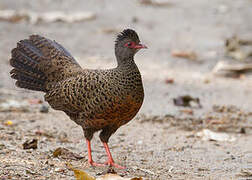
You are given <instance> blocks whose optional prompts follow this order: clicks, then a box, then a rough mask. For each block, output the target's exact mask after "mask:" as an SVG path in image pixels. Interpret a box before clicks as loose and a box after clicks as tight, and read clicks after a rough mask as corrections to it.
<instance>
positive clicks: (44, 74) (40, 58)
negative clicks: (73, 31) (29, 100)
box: [10, 35, 82, 92]
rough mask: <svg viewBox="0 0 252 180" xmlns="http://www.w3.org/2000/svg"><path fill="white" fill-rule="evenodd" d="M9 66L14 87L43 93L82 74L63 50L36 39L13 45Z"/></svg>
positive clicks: (33, 37) (40, 37)
mask: <svg viewBox="0 0 252 180" xmlns="http://www.w3.org/2000/svg"><path fill="white" fill-rule="evenodd" d="M10 65H11V66H12V67H14V69H12V70H11V71H10V74H11V77H12V78H13V79H16V80H17V82H16V85H17V86H18V87H21V88H26V89H31V90H35V91H44V92H48V91H49V89H50V88H51V87H53V86H51V85H55V84H57V83H58V82H59V81H62V80H64V79H65V78H68V77H71V76H73V75H74V74H77V73H79V72H80V71H81V70H82V68H81V67H80V65H79V64H78V63H77V62H76V61H75V59H74V58H73V57H72V56H71V54H70V53H69V52H68V51H67V50H66V49H65V48H64V47H63V46H61V45H60V44H58V43H57V42H56V41H51V40H49V39H47V38H44V37H42V36H39V35H31V36H30V38H29V39H24V40H21V41H19V42H18V43H17V47H16V48H14V49H13V50H12V51H11V59H10Z"/></svg>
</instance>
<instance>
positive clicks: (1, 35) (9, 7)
mask: <svg viewBox="0 0 252 180" xmlns="http://www.w3.org/2000/svg"><path fill="white" fill-rule="evenodd" d="M251 19H252V1H251V0H236V1H230V0H211V1H203V0H191V1H188V0H156V1H155V0H131V1H118V0H92V1H87V0H37V1H29V0H0V77H1V78H0V99H1V100H3V101H5V100H6V98H10V97H12V98H14V99H15V98H17V99H18V98H19V99H31V98H35V99H41V100H43V94H42V93H38V92H31V91H28V90H23V89H19V88H16V87H15V86H14V81H13V80H12V79H11V78H10V76H9V71H10V69H11V67H10V65H9V58H10V52H11V49H12V48H14V47H15V46H16V43H17V42H18V41H19V40H21V39H24V38H27V37H28V36H29V35H31V34H40V35H43V36H45V37H47V38H50V39H52V40H56V41H57V42H59V43H60V44H61V45H63V46H64V47H65V48H66V49H67V50H68V51H69V52H70V53H71V54H72V55H73V56H74V57H75V58H76V60H77V61H78V62H79V63H80V64H81V66H82V67H83V68H111V67H115V66H116V61H115V56H114V40H115V38H116V35H117V34H118V32H120V31H122V30H123V29H125V28H132V29H134V30H136V32H137V33H138V35H139V37H140V40H141V42H142V43H143V44H145V45H146V46H147V47H148V49H147V50H141V51H140V52H138V53H137V55H136V56H135V61H136V64H137V65H138V67H139V69H140V71H141V73H142V77H143V82H144V88H145V101H144V104H143V106H142V108H141V110H140V113H139V115H138V117H137V118H138V119H144V118H147V119H148V118H150V117H151V118H153V117H157V116H158V117H163V116H165V117H167V116H169V117H170V116H173V117H178V118H180V117H189V119H194V118H200V117H205V116H206V114H207V113H209V112H210V111H212V110H213V109H214V107H218V108H219V107H222V108H224V110H222V111H224V112H226V110H227V109H228V108H229V107H232V108H234V107H235V109H236V110H237V109H239V110H238V111H239V112H247V111H248V112H251V109H252V75H251V70H252V21H251ZM226 106H227V107H228V108H226V109H225V107H226ZM232 108H231V109H232ZM231 111H233V110H231ZM50 112H52V113H54V114H55V113H56V112H54V111H53V110H51V109H50ZM57 115H59V117H60V118H64V119H67V118H66V117H64V116H63V115H61V113H58V114H57V113H56V117H57ZM2 116H3V117H5V119H6V117H9V116H11V115H10V114H7V115H6V114H5V115H3V114H2ZM238 116H239V115H237V116H236V115H235V117H238ZM11 117H12V116H11ZM24 117H25V115H24ZM240 117H241V119H242V120H244V121H246V123H247V124H251V122H252V119H251V114H250V115H246V116H242V115H241V116H240ZM51 118H52V117H51ZM2 119H3V120H5V119H4V118H2ZM9 119H13V118H9ZM14 119H15V118H14ZM35 119H36V118H35ZM161 119H162V118H161ZM210 119H211V118H210ZM7 120H8V118H7ZM159 120H160V119H159ZM64 121H66V122H67V123H72V122H70V121H69V120H64ZM135 122H136V121H134V123H135ZM148 122H149V121H148ZM190 122H191V121H190ZM44 123H45V122H44ZM151 123H152V121H151ZM151 123H150V124H149V125H146V129H148V128H150V127H151V128H154V127H153V126H152V125H151ZM187 123H188V122H187ZM45 124H46V123H45ZM55 124H56V126H57V120H56V119H55V123H54V125H55ZM71 125H72V124H71ZM191 125H192V124H190V125H188V124H187V125H185V126H187V127H188V126H191ZM39 126H42V127H43V123H41V122H40V124H39ZM48 126H50V125H48ZM133 126H136V128H137V127H138V125H136V124H135V125H132V124H130V125H129V127H127V126H126V128H125V129H124V130H123V132H127V128H130V127H133ZM139 126H141V125H139ZM160 126H161V127H163V126H162V125H160ZM178 126H179V125H178ZM196 126H197V125H196ZM46 127H47V125H46ZM75 128H77V127H75ZM156 128H157V129H156V130H155V128H154V129H152V130H153V133H154V134H156V135H155V136H157V137H161V136H158V132H159V131H160V127H159V125H157V126H156ZM161 129H162V128H161ZM137 130H139V129H137ZM137 130H136V131H135V133H136V134H137ZM191 130H192V129H191ZM194 130H195V129H194ZM69 131H71V130H69ZM164 131H165V130H164ZM232 132H234V131H232ZM236 132H237V129H236ZM75 134H76V133H75ZM133 134H134V133H133ZM78 136H79V137H82V134H81V132H78ZM178 136H180V135H178ZM143 137H149V136H148V135H146V136H145V135H143ZM165 137H166V136H165ZM167 137H168V136H167ZM176 137H177V136H175V135H174V141H173V140H169V141H170V142H171V145H170V146H172V142H173V143H175V142H176ZM250 137H251V136H250ZM114 139H116V138H114ZM127 139H128V140H129V141H130V139H132V138H131V137H130V136H129V137H128V136H126V140H127ZM150 139H151V138H150ZM159 139H160V138H159ZM132 141H133V144H134V143H137V142H134V140H132ZM155 141H156V142H160V143H161V144H162V138H161V139H160V141H159V140H155ZM113 142H114V143H115V144H116V143H118V142H117V141H116V140H115V141H112V144H113ZM183 142H184V140H183ZM240 142H241V143H240V146H241V147H242V146H244V144H246V143H247V140H241V141H240ZM80 143H83V142H82V141H81V142H80ZM140 144H141V142H140ZM167 144H168V142H167ZM167 144H166V142H165V144H163V145H161V146H162V147H164V149H162V148H160V149H159V151H160V152H164V151H168V150H167V149H166V148H165V147H167V146H168V145H167ZM138 145H139V144H138ZM144 145H145V146H146V142H143V145H142V146H144ZM81 146H83V147H84V145H83V144H80V145H78V148H79V149H78V151H80V152H83V148H81ZM139 146H140V145H139ZM213 147H215V146H213ZM249 147H251V144H250V146H248V148H249ZM153 148H154V147H152V146H151V147H149V149H153ZM116 150H117V149H116ZM116 150H114V151H116ZM138 150H139V149H138ZM75 151H77V150H75ZM141 151H142V152H145V151H143V149H141ZM153 151H154V152H155V150H153ZM215 151H216V150H215ZM238 151H240V150H239V148H237V152H238ZM220 154H221V153H220ZM138 155H139V154H138ZM118 156H120V154H119V155H118ZM139 156H140V157H141V154H140V155H139ZM170 156H172V155H171V154H169V155H168V154H165V155H163V157H162V158H164V157H167V158H168V159H169V157H170ZM203 156H204V153H202V157H203ZM190 157H191V156H190ZM190 157H188V158H189V159H190ZM135 158H136V159H138V158H137V157H135ZM142 158H143V157H142ZM160 158H161V157H160ZM162 158H161V160H162ZM143 159H144V158H143ZM145 160H146V159H145ZM166 160H167V159H166ZM128 161H129V160H128ZM169 161H172V160H167V162H166V163H169ZM206 162H208V160H206ZM152 163H153V162H152ZM152 163H149V162H148V161H147V163H146V164H147V165H150V164H151V165H152ZM227 163H228V162H227ZM128 164H129V162H128ZM147 165H146V168H148V166H147ZM229 165H230V166H231V164H230V163H229ZM156 166H157V167H160V166H161V167H164V166H165V167H166V170H167V169H169V168H170V166H169V165H167V164H162V163H161V165H156ZM209 166H210V165H209ZM227 166H228V165H227ZM237 166H240V164H239V163H238V164H235V165H234V166H232V167H228V168H231V169H232V168H234V167H237ZM181 167H184V165H181ZM220 168H221V167H220ZM222 168H223V167H222ZM224 169H225V168H224ZM162 173H164V172H161V174H162ZM225 173H226V171H224V170H223V172H221V174H225ZM203 174H204V173H203ZM229 175H230V174H229ZM217 176H218V174H217V175H216V177H217ZM150 177H152V176H151V175H150ZM160 177H161V176H160ZM181 177H184V176H182V175H181ZM189 177H195V176H194V175H192V176H189ZM230 177H233V174H232V173H231V175H230ZM161 179H162V178H161Z"/></svg>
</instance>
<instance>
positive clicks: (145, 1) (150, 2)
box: [139, 0, 172, 7]
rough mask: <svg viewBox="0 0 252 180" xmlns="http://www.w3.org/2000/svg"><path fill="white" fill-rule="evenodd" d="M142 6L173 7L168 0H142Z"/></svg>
mask: <svg viewBox="0 0 252 180" xmlns="http://www.w3.org/2000/svg"><path fill="white" fill-rule="evenodd" d="M139 3H140V4H142V5H146V6H153V7H167V6H172V3H171V2H170V1H167V0H165V1H164V0H163V1H160V0H140V1H139Z"/></svg>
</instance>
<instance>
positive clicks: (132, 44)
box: [124, 41, 147, 49]
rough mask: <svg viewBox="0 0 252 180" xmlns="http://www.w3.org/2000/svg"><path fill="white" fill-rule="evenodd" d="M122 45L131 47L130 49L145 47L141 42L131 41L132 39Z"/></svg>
mask: <svg viewBox="0 0 252 180" xmlns="http://www.w3.org/2000/svg"><path fill="white" fill-rule="evenodd" d="M124 46H125V47H128V48H132V49H143V48H147V47H146V46H145V45H143V44H136V43H135V42H133V41H131V42H127V43H126V44H125V45H124Z"/></svg>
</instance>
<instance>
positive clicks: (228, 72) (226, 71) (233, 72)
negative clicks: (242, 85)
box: [212, 61, 252, 77]
mask: <svg viewBox="0 0 252 180" xmlns="http://www.w3.org/2000/svg"><path fill="white" fill-rule="evenodd" d="M249 71H252V63H235V64H234V63H232V64H231V63H228V62H226V61H219V62H218V63H217V64H216V65H215V67H214V68H213V70H212V72H213V74H215V75H225V76H232V77H236V76H237V75H240V74H241V73H246V72H249Z"/></svg>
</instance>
